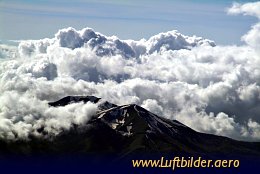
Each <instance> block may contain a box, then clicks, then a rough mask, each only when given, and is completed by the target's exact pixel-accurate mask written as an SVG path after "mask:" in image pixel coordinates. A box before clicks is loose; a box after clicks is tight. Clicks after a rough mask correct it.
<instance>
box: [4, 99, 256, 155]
mask: <svg viewBox="0 0 260 174" xmlns="http://www.w3.org/2000/svg"><path fill="white" fill-rule="evenodd" d="M100 100H101V99H100V98H97V97H94V96H86V97H85V96H68V97H65V98H62V99H61V100H58V101H56V102H51V103H49V105H50V107H62V106H65V105H68V104H71V103H76V102H84V103H87V102H92V103H98V104H99V110H98V112H97V113H96V115H94V116H93V117H92V118H91V119H90V120H89V121H88V122H87V123H86V125H84V126H78V125H73V127H72V128H71V129H70V130H67V131H63V132H62V133H61V134H59V135H58V136H56V137H52V138H51V139H39V138H36V137H31V140H30V141H22V140H20V141H15V142H14V141H12V142H6V141H4V140H1V141H0V156H6V155H10V154H19V155H20V154H21V155H31V154H80V155H82V154H113V155H114V154H115V155H117V156H120V157H125V156H128V155H131V154H136V153H140V152H141V153H180V154H197V155H208V154H223V155H227V156H232V155H245V156H248V155H249V156H259V155H260V143H253V142H241V141H236V140H232V139H230V138H226V137H221V136H215V135H210V134H204V133H199V132H196V131H194V130H192V129H191V128H189V127H187V126H185V125H183V124H182V123H180V122H178V121H176V120H168V119H165V118H162V117H159V116H157V115H155V114H153V113H151V112H149V111H147V110H145V109H144V108H142V107H140V106H138V105H134V104H131V105H123V106H117V105H115V104H112V103H109V102H106V101H105V102H104V101H103V102H100ZM202 124H203V123H202ZM39 131H40V130H39Z"/></svg>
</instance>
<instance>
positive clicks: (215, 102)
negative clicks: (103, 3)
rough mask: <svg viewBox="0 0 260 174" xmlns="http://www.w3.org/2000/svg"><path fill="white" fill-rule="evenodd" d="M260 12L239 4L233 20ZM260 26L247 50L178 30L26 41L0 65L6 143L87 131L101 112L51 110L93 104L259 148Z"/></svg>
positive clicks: (88, 32) (73, 33)
mask: <svg viewBox="0 0 260 174" xmlns="http://www.w3.org/2000/svg"><path fill="white" fill-rule="evenodd" d="M259 11H260V3H259V2H256V3H246V4H234V5H233V6H232V7H231V8H230V9H229V10H228V13H230V14H244V15H252V16H255V17H258V18H260V14H259ZM259 26H260V22H259V23H257V24H254V25H253V26H252V28H251V30H250V31H248V33H246V34H245V35H244V36H242V39H243V40H244V41H245V44H244V45H242V46H217V45H216V44H215V43H214V42H213V41H211V40H208V39H203V38H201V37H196V36H191V37H190V36H185V35H183V34H181V33H179V32H178V31H175V30H174V31H169V32H165V33H159V34H158V35H155V36H152V37H151V38H150V39H147V40H145V39H142V40H139V41H134V40H120V39H119V38H117V37H116V36H110V37H108V36H105V35H103V34H101V33H98V32H95V31H94V30H93V29H91V28H85V29H82V30H80V31H77V30H75V29H73V28H66V29H61V30H60V31H58V32H57V33H56V34H55V37H54V38H51V39H42V40H27V41H22V42H21V43H20V44H19V46H18V48H17V55H16V56H15V57H12V58H10V57H11V56H5V58H4V59H1V60H0V101H1V102H0V137H1V138H5V139H20V138H22V139H29V137H30V135H34V136H39V137H44V136H46V134H47V135H48V136H55V135H57V134H59V133H60V132H61V131H62V130H66V129H69V128H70V127H71V125H72V124H78V125H84V123H86V121H87V120H88V119H89V118H90V117H91V116H92V115H93V114H94V113H95V112H96V110H97V105H94V104H91V103H87V104H83V103H78V104H71V105H68V106H65V107H59V108H51V107H49V106H48V105H47V102H48V101H54V100H57V99H60V98H61V97H64V96H67V95H95V96H98V97H101V98H103V99H105V100H107V101H110V102H113V103H115V104H129V103H136V104H139V105H141V106H143V107H145V108H147V109H148V110H150V111H152V112H154V113H156V114H158V115H161V116H163V117H166V118H170V119H177V120H179V121H181V122H183V123H184V124H186V125H188V126H190V127H191V128H193V129H195V130H197V131H201V132H206V133H213V134H218V135H223V136H228V137H231V138H235V139H239V140H248V141H259V140H260V124H259V123H260V117H259V113H260V68H259V67H260V54H259V48H260V39H259V38H260V35H259V33H260V32H259V29H260V27H259ZM6 52H7V53H8V51H6ZM5 55H6V54H5ZM39 129H43V130H44V131H45V134H41V133H40V132H39V131H38V130H39Z"/></svg>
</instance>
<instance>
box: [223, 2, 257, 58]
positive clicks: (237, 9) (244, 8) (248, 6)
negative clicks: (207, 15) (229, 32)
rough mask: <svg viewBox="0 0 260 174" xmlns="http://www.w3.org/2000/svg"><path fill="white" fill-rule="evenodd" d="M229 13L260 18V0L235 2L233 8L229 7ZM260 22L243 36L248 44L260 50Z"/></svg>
mask: <svg viewBox="0 0 260 174" xmlns="http://www.w3.org/2000/svg"><path fill="white" fill-rule="evenodd" d="M228 13H229V14H243V15H249V16H254V17H257V18H258V19H260V2H252V3H245V4H239V3H234V4H233V6H232V7H231V8H229V9H228ZM259 33H260V22H258V23H257V24H255V25H253V26H252V28H251V30H250V31H249V32H248V33H247V34H245V35H244V36H243V37H242V40H243V41H245V42H246V43H247V44H248V45H250V46H251V47H253V48H255V50H256V51H257V52H258V53H260V52H259V50H260V35H259Z"/></svg>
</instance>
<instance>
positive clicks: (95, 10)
mask: <svg viewBox="0 0 260 174" xmlns="http://www.w3.org/2000/svg"><path fill="white" fill-rule="evenodd" d="M236 2H242V3H243V2H249V1H246V0H240V1H239V0H238V1H236ZM250 2H252V1H250ZM232 3H233V0H218V1H209V0H196V1H195V0H160V1H158V0H125V1H120V0H74V1H70V0H37V1H36V0H0V26H1V27H0V40H20V39H40V38H45V37H53V35H54V34H55V33H56V32H57V31H58V29H60V28H65V27H70V26H71V27H74V28H76V29H81V28H84V27H91V28H93V29H94V30H95V31H98V32H101V33H103V34H106V35H117V36H118V37H119V38H121V39H141V38H149V37H150V36H152V35H154V34H157V33H160V32H164V31H169V30H179V31H180V32H181V33H183V34H186V35H193V34H195V35H197V36H202V37H205V38H208V39H212V40H214V41H216V43H217V44H241V42H240V37H241V36H242V35H243V34H245V33H246V32H247V31H248V30H249V29H250V26H251V25H252V24H253V23H255V22H256V21H257V19H255V18H252V17H248V16H229V15H227V14H226V9H227V8H228V7H230V6H231V5H232Z"/></svg>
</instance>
